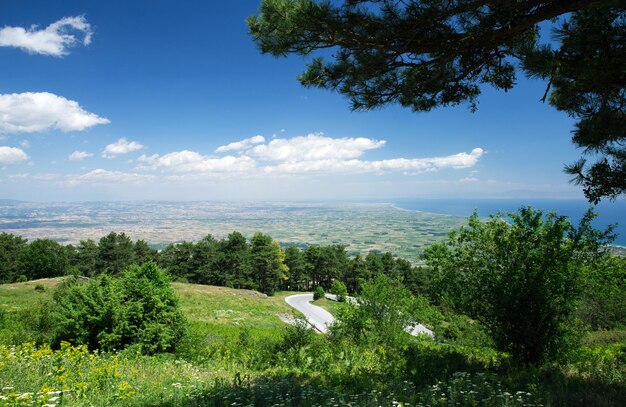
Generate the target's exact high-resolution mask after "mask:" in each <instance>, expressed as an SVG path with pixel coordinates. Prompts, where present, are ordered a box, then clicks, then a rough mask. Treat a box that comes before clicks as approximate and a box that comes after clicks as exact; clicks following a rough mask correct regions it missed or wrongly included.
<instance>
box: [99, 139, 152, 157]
mask: <svg viewBox="0 0 626 407" xmlns="http://www.w3.org/2000/svg"><path fill="white" fill-rule="evenodd" d="M142 148H143V145H142V144H140V143H138V142H136V141H128V140H126V139H125V138H121V139H119V140H117V141H116V142H115V143H113V144H108V145H107V146H106V147H104V150H102V156H103V157H105V158H114V157H116V156H118V155H121V154H128V153H132V152H133V151H137V150H141V149H142Z"/></svg>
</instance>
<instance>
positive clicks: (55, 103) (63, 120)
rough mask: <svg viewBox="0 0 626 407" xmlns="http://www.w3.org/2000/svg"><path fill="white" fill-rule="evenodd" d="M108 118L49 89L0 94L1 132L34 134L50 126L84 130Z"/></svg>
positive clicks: (63, 129)
mask: <svg viewBox="0 0 626 407" xmlns="http://www.w3.org/2000/svg"><path fill="white" fill-rule="evenodd" d="M106 123H109V119H106V118H104V117H100V116H98V115H96V114H94V113H90V112H87V111H86V110H84V109H83V108H82V107H80V105H79V104H78V103H77V102H75V101H73V100H68V99H65V98H64V97H62V96H57V95H55V94H53V93H48V92H25V93H10V94H0V133H33V132H37V131H44V130H48V129H56V130H61V131H64V132H68V131H81V130H85V129H87V128H89V127H92V126H95V125H97V124H106Z"/></svg>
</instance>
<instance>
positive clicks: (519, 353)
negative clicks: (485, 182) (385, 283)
mask: <svg viewBox="0 0 626 407" xmlns="http://www.w3.org/2000/svg"><path fill="white" fill-rule="evenodd" d="M594 217H595V215H594V213H593V212H592V211H588V212H587V213H586V214H585V215H584V216H583V218H582V220H581V221H580V224H579V226H578V227H575V226H573V225H572V223H571V222H570V220H569V219H568V218H567V217H564V216H557V215H556V214H554V213H548V214H544V212H542V211H540V210H534V209H532V208H530V207H528V208H522V209H520V211H519V212H517V213H509V214H508V219H507V218H505V217H504V216H503V215H501V214H498V215H495V216H494V215H492V216H491V218H490V219H489V220H488V221H486V222H483V221H482V220H481V219H479V217H478V214H477V213H474V214H473V215H472V216H471V217H470V219H469V223H468V226H466V227H462V228H461V229H460V230H459V231H458V232H452V233H450V236H449V240H448V241H446V242H443V243H437V244H434V245H432V246H430V247H428V248H427V249H426V250H425V252H424V256H425V260H426V264H427V265H429V266H430V267H432V271H433V273H432V275H433V284H432V288H431V291H432V292H431V295H432V298H434V299H435V300H436V301H438V302H439V304H443V303H446V302H447V303H449V304H450V305H451V307H452V309H453V310H454V311H456V312H457V313H459V314H465V315H468V316H469V317H471V318H473V319H476V320H478V321H480V322H481V323H482V324H483V325H484V326H485V327H486V328H487V329H488V330H489V332H490V335H491V337H492V338H493V340H494V342H495V344H496V346H497V347H498V349H499V350H502V351H506V352H509V353H510V354H511V355H512V356H513V357H514V358H515V359H517V360H518V361H519V362H521V363H523V364H541V363H546V362H550V361H555V360H558V359H561V358H563V357H564V356H566V354H567V353H569V352H570V351H571V350H572V349H573V347H575V346H577V345H576V341H577V338H578V337H579V336H580V330H579V329H577V327H576V324H575V311H576V309H577V306H578V304H579V300H580V299H581V297H582V294H583V291H584V290H583V288H584V276H585V270H586V267H587V265H588V264H592V263H593V262H594V261H595V259H596V258H597V257H598V255H599V253H600V252H601V251H602V247H603V246H604V245H605V244H606V243H607V242H608V241H610V238H611V228H609V229H608V230H606V231H604V232H600V231H597V230H594V229H593V228H592V227H591V222H592V221H593V219H594Z"/></svg>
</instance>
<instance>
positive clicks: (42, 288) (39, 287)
mask: <svg viewBox="0 0 626 407" xmlns="http://www.w3.org/2000/svg"><path fill="white" fill-rule="evenodd" d="M35 291H37V292H40V293H43V292H45V291H46V287H45V286H44V285H43V284H41V283H37V284H35Z"/></svg>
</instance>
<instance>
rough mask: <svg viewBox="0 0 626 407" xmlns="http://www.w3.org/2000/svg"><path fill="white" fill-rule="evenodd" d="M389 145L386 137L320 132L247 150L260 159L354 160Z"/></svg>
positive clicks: (295, 160) (291, 160)
mask: <svg viewBox="0 0 626 407" xmlns="http://www.w3.org/2000/svg"><path fill="white" fill-rule="evenodd" d="M384 145H385V141H384V140H380V141H379V140H373V139H368V138H364V137H358V138H331V137H325V136H324V135H322V134H321V133H320V134H309V135H307V136H298V137H293V138H290V139H283V138H275V139H274V140H272V141H270V142H269V143H268V144H261V145H257V146H255V147H253V148H251V149H249V150H247V151H245V154H248V155H250V156H253V157H257V158H259V159H263V160H268V161H279V162H299V161H313V160H331V159H341V160H346V159H352V158H357V157H360V156H361V155H363V153H364V152H365V151H367V150H373V149H377V148H380V147H382V146H384Z"/></svg>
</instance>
